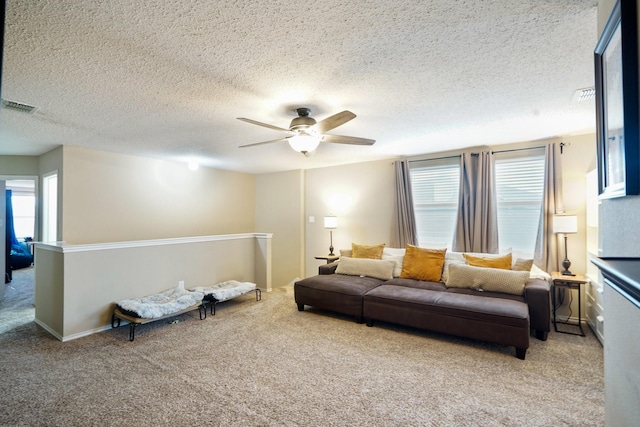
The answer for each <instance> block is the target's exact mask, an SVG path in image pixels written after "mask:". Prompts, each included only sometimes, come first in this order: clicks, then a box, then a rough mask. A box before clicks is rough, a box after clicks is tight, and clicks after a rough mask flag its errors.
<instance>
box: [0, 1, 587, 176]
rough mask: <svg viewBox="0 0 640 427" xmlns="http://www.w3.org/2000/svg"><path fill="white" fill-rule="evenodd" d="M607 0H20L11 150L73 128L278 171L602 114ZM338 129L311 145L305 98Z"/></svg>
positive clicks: (580, 123)
mask: <svg viewBox="0 0 640 427" xmlns="http://www.w3.org/2000/svg"><path fill="white" fill-rule="evenodd" d="M596 12H597V1H596V0H521V1H520V0H519V1H514V0H456V1H451V0H423V1H396V2H391V1H389V0H364V1H363V0H356V1H350V2H345V1H337V0H332V1H322V0H320V1H317V2H310V1H308V0H305V1H300V0H287V1H283V0H253V1H246V0H234V1H200V2H194V1H192V0H172V1H168V0H164V1H162V0H140V1H130V0H104V1H101V0H74V1H73V2H69V1H64V0H38V1H9V2H7V16H6V28H5V47H4V50H5V51H4V70H3V82H2V98H3V99H6V100H11V101H17V102H21V103H25V104H30V105H34V106H36V107H38V110H37V111H36V112H35V113H33V114H27V113H23V112H17V111H13V110H10V109H6V108H3V109H2V110H0V111H1V113H0V114H1V115H0V139H1V142H0V155H3V154H4V155H20V154H23V155H38V154H41V153H44V152H46V151H49V150H51V149H52V148H54V147H56V146H59V145H62V144H68V145H77V146H84V147H92V148H95V149H99V150H105V151H114V152H120V153H127V154H134V155H142V156H149V157H155V158H161V159H168V160H177V161H187V160H189V159H191V158H195V159H197V160H199V161H200V162H201V163H202V164H203V165H205V166H210V167H215V168H222V169H229V170H237V171H244V172H250V173H263V172H273V171H282V170H291V169H305V168H312V167H320V166H328V165H335V164H342V163H348V162H354V161H367V160H375V159H381V158H389V157H394V156H403V155H415V154H422V153H430V152H438V151H445V150H451V149H458V148H463V147H470V146H478V145H495V144H502V143H508V142H517V141H529V140H536V139H541V138H547V137H553V136H558V135H567V134H572V133H585V132H592V131H594V129H595V108H594V102H593V101H587V102H576V101H574V99H573V95H574V92H575V91H576V90H577V89H579V88H584V87H589V86H593V49H594V47H595V44H596ZM299 106H310V107H311V108H312V110H313V112H312V116H313V117H314V118H316V119H317V120H321V119H323V118H325V117H327V116H329V115H331V114H334V113H337V112H339V111H342V110H350V111H353V112H354V113H355V114H357V115H358V117H357V118H355V119H354V120H352V121H350V122H348V123H346V124H345V125H343V126H341V127H339V128H336V129H335V130H333V131H330V132H329V133H335V134H341V135H350V136H359V137H365V138H371V139H375V140H376V141H377V142H376V144H375V145H374V146H372V147H357V146H347V145H342V144H328V143H322V144H321V145H320V147H318V149H317V150H316V152H315V154H314V155H313V156H311V157H304V156H302V155H301V154H299V153H296V152H294V151H293V150H291V148H289V146H288V144H286V143H283V142H280V143H276V144H268V145H262V146H257V147H251V148H242V149H240V148H238V146H239V145H244V144H249V143H253V142H260V141H265V140H271V139H277V138H280V137H281V136H283V135H281V134H280V133H278V132H276V131H274V130H271V129H267V128H263V127H259V126H255V125H251V124H248V123H244V122H241V121H239V120H236V117H248V118H251V119H254V120H258V121H261V122H267V123H271V124H273V125H276V126H278V127H285V128H286V127H288V124H289V122H290V121H291V119H292V118H293V117H294V116H295V114H294V113H293V112H292V111H291V110H292V109H293V108H295V107H299Z"/></svg>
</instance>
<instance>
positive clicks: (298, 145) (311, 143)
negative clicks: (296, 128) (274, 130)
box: [289, 133, 320, 153]
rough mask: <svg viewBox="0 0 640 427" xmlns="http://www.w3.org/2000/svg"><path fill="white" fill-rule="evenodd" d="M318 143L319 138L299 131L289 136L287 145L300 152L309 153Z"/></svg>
mask: <svg viewBox="0 0 640 427" xmlns="http://www.w3.org/2000/svg"><path fill="white" fill-rule="evenodd" d="M319 144H320V138H318V137H315V136H313V135H308V134H306V133H301V134H298V135H296V136H292V137H291V138H289V145H290V146H291V148H293V149H294V150H296V151H298V152H300V153H310V152H312V151H313V150H315V149H316V148H318V145H319Z"/></svg>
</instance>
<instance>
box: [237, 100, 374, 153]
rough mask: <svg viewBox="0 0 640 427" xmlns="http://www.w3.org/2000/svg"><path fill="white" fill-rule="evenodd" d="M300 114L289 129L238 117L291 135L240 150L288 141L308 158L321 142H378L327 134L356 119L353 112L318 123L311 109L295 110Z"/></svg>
mask: <svg viewBox="0 0 640 427" xmlns="http://www.w3.org/2000/svg"><path fill="white" fill-rule="evenodd" d="M295 111H296V113H298V117H296V118H295V119H293V120H291V124H290V125H289V129H285V128H281V127H278V126H273V125H270V124H267V123H262V122H258V121H255V120H251V119H246V118H244V117H238V120H242V121H243V122H247V123H252V124H254V125H258V126H263V127H266V128H269V129H273V130H277V131H280V132H285V133H287V134H289V136H286V137H284V138H280V139H273V140H270V141H264V142H256V143H254V144H247V145H241V146H240V148H244V147H253V146H256V145H263V144H271V143H272V142H284V141H287V142H288V143H289V145H290V146H291V148H293V149H294V150H296V151H298V152H300V153H302V154H304V155H305V156H308V155H309V153H311V152H312V151H313V150H315V149H316V148H317V147H318V145H319V144H320V142H321V141H324V142H332V143H336V144H353V145H373V144H374V143H375V142H376V141H375V140H373V139H367V138H358V137H355V136H344V135H329V134H326V133H325V132H327V131H330V130H331V129H335V128H337V127H338V126H340V125H343V124H345V123H346V122H348V121H349V120H352V119H354V118H355V117H356V115H355V114H353V113H352V112H351V111H347V110H345V111H342V112H340V113H338V114H334V115H333V116H329V117H327V118H326V119H324V120H320V121H319V122H316V121H315V119H314V118H312V117H310V116H309V114H310V113H311V109H309V108H305V107H301V108H296V109H295Z"/></svg>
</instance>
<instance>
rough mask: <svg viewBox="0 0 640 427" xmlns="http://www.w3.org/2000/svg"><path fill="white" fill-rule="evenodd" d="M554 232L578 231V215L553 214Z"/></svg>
mask: <svg viewBox="0 0 640 427" xmlns="http://www.w3.org/2000/svg"><path fill="white" fill-rule="evenodd" d="M553 232H554V233H565V234H568V233H577V232H578V217H577V216H575V215H563V214H562V215H554V216H553Z"/></svg>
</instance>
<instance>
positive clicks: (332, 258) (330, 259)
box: [314, 255, 340, 264]
mask: <svg viewBox="0 0 640 427" xmlns="http://www.w3.org/2000/svg"><path fill="white" fill-rule="evenodd" d="M314 258H315V259H324V260H326V261H327V264H331V263H332V262H333V261H335V260H337V259H338V258H340V257H339V256H338V255H323V256H317V257H314Z"/></svg>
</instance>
